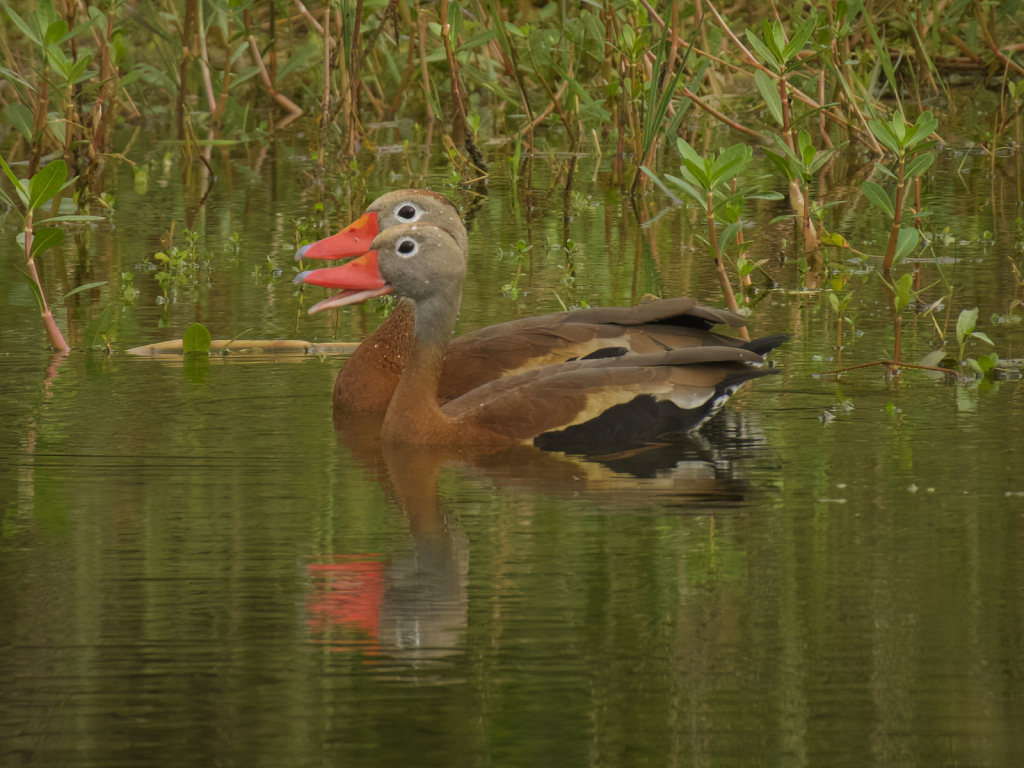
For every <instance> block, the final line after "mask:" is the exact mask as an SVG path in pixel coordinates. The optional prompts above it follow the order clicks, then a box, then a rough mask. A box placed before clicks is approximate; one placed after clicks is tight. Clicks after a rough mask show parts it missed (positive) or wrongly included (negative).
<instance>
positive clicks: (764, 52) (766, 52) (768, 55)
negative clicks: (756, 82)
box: [747, 29, 782, 72]
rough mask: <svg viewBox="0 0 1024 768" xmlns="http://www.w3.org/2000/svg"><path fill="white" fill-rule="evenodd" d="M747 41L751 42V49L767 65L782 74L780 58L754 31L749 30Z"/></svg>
mask: <svg viewBox="0 0 1024 768" xmlns="http://www.w3.org/2000/svg"><path fill="white" fill-rule="evenodd" d="M747 40H749V41H750V47H751V48H753V49H754V51H755V52H756V53H757V55H758V56H760V57H761V59H762V60H763V61H764V62H765V64H767V65H768V66H769V67H771V68H772V69H774V70H775V71H776V72H781V70H782V62H781V61H779V58H778V57H777V56H776V55H775V54H774V53H773V52H772V51H771V49H770V48H769V47H768V46H767V45H765V44H764V43H762V42H761V39H760V38H759V37H758V36H757V34H756V33H755V32H754V30H752V29H747Z"/></svg>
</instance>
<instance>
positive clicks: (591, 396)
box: [443, 347, 762, 441]
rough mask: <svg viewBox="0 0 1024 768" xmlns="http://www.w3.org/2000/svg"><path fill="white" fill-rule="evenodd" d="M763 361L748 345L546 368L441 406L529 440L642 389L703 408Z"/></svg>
mask: <svg viewBox="0 0 1024 768" xmlns="http://www.w3.org/2000/svg"><path fill="white" fill-rule="evenodd" d="M761 361H762V358H761V356H760V355H757V354H754V353H753V352H749V351H747V350H744V349H729V348H722V347H696V348H691V349H682V350H673V351H671V352H668V353H663V354H660V355H636V356H630V357H620V358H611V359H603V360H584V361H579V362H575V363H567V364H563V365H557V366H545V367H543V368H535V369H532V370H530V371H527V372H526V373H523V374H520V375H518V376H514V377H508V378H505V379H501V380H498V381H494V382H492V383H490V384H487V385H485V386H483V387H480V388H479V389H476V390H474V391H473V392H470V393H468V394H466V395H464V396H462V397H460V398H458V399H456V400H453V401H452V402H450V403H448V404H447V405H445V406H444V408H443V411H444V414H445V415H446V416H448V417H449V418H451V419H454V420H456V421H457V422H458V423H459V424H460V426H464V427H466V428H473V429H484V430H488V431H490V432H494V433H497V434H500V435H504V436H505V437H508V438H511V439H513V440H524V441H525V440H531V439H532V438H534V437H536V436H537V435H540V434H542V433H544V432H549V431H552V430H559V429H564V428H565V427H568V426H571V425H573V424H578V423H582V422H585V421H588V420H590V419H592V418H595V417H596V416H598V415H600V414H601V413H602V412H604V411H606V410H608V409H609V408H611V407H613V406H615V405H619V404H622V403H627V402H629V401H631V400H632V399H633V398H635V397H637V396H638V395H642V394H651V395H657V396H660V397H663V398H665V399H671V400H673V401H674V402H677V403H678V404H679V405H680V407H698V406H699V405H700V404H702V403H704V402H705V401H706V400H707V399H708V398H710V397H711V396H712V395H713V394H714V392H715V387H716V386H717V385H718V384H719V383H721V382H722V381H723V380H725V379H726V378H727V377H728V376H730V375H737V374H740V373H744V372H747V371H749V370H750V364H751V363H755V364H756V363H760V362H761Z"/></svg>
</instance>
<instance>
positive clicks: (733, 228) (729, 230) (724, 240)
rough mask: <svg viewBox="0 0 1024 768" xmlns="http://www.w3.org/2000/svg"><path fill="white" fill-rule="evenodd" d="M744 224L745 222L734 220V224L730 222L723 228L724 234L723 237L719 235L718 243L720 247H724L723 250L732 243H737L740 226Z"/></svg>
mask: <svg viewBox="0 0 1024 768" xmlns="http://www.w3.org/2000/svg"><path fill="white" fill-rule="evenodd" d="M742 226H743V222H740V221H734V222H733V223H732V224H730V225H729V226H728V227H726V228H725V229H724V230H722V235H721V237H719V239H718V243H719V247H720V248H721V249H722V251H723V252H724V251H725V249H726V248H728V247H729V246H730V245H736V233H737V232H739V231H740V227H742Z"/></svg>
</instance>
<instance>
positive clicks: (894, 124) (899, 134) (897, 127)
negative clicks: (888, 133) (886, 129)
mask: <svg viewBox="0 0 1024 768" xmlns="http://www.w3.org/2000/svg"><path fill="white" fill-rule="evenodd" d="M889 126H890V127H891V128H892V132H893V133H894V134H896V139H897V140H898V141H899V143H900V146H901V147H905V146H907V142H908V140H909V139H910V136H908V135H907V120H906V118H905V117H903V113H902V112H900V111H897V112H896V113H895V114H894V115H893V116H892V120H890V121H889Z"/></svg>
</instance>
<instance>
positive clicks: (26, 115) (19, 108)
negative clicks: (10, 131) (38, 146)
mask: <svg viewBox="0 0 1024 768" xmlns="http://www.w3.org/2000/svg"><path fill="white" fill-rule="evenodd" d="M4 117H6V118H7V120H8V121H9V122H10V123H11V125H13V126H14V127H15V128H17V129H18V133H20V134H21V135H22V136H23V137H24V138H25V141H32V125H33V124H34V123H35V115H33V114H32V110H31V109H29V108H28V107H26V106H25V105H24V104H19V103H18V102H16V101H12V102H11V103H10V104H8V105H7V106H6V107H4Z"/></svg>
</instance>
